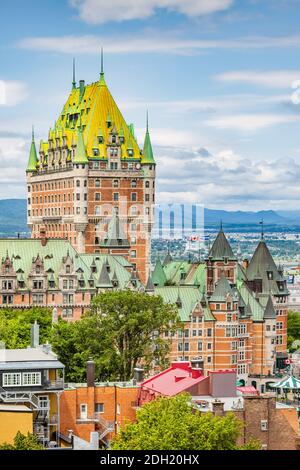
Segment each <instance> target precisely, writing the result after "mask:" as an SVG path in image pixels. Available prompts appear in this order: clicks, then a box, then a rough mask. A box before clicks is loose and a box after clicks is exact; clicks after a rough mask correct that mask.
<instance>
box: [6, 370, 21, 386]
mask: <svg viewBox="0 0 300 470" xmlns="http://www.w3.org/2000/svg"><path fill="white" fill-rule="evenodd" d="M20 385H21V374H20V373H13V374H3V376H2V386H3V387H18V386H20Z"/></svg>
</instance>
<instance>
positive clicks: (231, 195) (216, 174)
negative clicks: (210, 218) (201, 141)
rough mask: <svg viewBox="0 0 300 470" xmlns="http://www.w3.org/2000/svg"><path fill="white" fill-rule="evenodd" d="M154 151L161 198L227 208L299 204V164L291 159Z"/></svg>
mask: <svg viewBox="0 0 300 470" xmlns="http://www.w3.org/2000/svg"><path fill="white" fill-rule="evenodd" d="M155 151H156V158H157V161H158V166H157V173H158V175H157V176H158V193H159V194H158V199H159V201H160V202H161V203H168V202H174V203H175V202H177V203H190V202H195V203H199V204H204V205H205V206H206V207H211V208H216V209H220V208H221V209H228V210H247V209H249V210H261V209H274V210H276V209H287V207H289V208H290V209H297V208H298V206H299V199H300V187H299V184H298V182H299V178H300V165H299V164H298V163H297V162H296V161H295V160H294V159H292V158H286V159H279V160H276V161H267V160H261V161H257V159H255V158H249V159H248V158H244V157H243V156H241V155H239V154H236V153H235V152H234V151H233V150H231V149H224V150H222V151H219V152H216V153H215V154H211V153H206V152H203V150H201V151H199V150H197V149H187V148H185V149H182V148H175V147H169V148H160V147H157V148H156V149H155ZM287 187H288V188H289V190H288V191H287V189H286V188H287Z"/></svg>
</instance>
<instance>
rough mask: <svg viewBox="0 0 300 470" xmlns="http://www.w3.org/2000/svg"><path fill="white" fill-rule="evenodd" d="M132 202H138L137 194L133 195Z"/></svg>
mask: <svg viewBox="0 0 300 470" xmlns="http://www.w3.org/2000/svg"><path fill="white" fill-rule="evenodd" d="M131 201H132V202H136V201H137V194H136V193H131Z"/></svg>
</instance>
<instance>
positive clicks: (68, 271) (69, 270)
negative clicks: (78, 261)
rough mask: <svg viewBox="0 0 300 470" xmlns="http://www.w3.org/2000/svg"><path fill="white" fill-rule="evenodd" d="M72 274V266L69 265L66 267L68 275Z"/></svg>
mask: <svg viewBox="0 0 300 470" xmlns="http://www.w3.org/2000/svg"><path fill="white" fill-rule="evenodd" d="M70 272H71V266H70V265H69V264H67V266H66V273H67V274H70Z"/></svg>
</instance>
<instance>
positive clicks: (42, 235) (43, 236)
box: [40, 227, 47, 246]
mask: <svg viewBox="0 0 300 470" xmlns="http://www.w3.org/2000/svg"><path fill="white" fill-rule="evenodd" d="M40 239H41V244H42V246H46V245H47V235H46V228H45V227H41V228H40Z"/></svg>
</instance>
